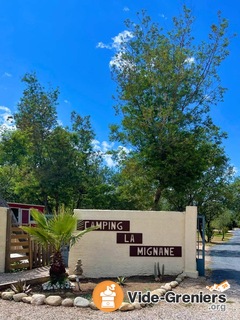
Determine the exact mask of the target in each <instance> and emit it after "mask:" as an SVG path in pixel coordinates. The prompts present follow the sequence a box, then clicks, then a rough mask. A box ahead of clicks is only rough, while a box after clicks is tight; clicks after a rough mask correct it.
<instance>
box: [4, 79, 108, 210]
mask: <svg viewBox="0 0 240 320" xmlns="http://www.w3.org/2000/svg"><path fill="white" fill-rule="evenodd" d="M23 82H24V83H25V84H26V89H25V90H24V92H23V95H22V97H21V99H20V102H19V105H18V110H17V112H16V114H15V120H16V130H15V131H9V132H5V133H4V135H3V137H2V140H1V141H0V144H1V148H0V164H1V165H2V167H0V177H2V178H3V179H4V180H5V182H8V185H9V186H10V187H11V190H6V188H5V187H4V186H3V187H2V184H1V182H0V190H2V192H4V194H5V195H6V196H7V197H8V198H9V197H11V200H12V201H16V200H17V201H23V202H31V203H33V202H34V203H41V204H44V205H45V206H46V210H47V211H48V212H52V211H53V210H54V211H56V212H58V211H59V209H60V206H61V205H62V204H63V205H65V206H66V207H70V208H79V207H92V205H93V203H94V196H95V195H96V194H97V195H98V197H99V194H98V193H99V192H100V190H98V184H104V181H103V180H104V175H102V173H101V170H102V168H101V165H102V163H101V156H100V155H99V154H96V153H95V152H94V151H93V147H92V140H93V138H94V136H95V135H94V132H93V129H92V127H91V123H90V117H88V116H87V117H81V116H80V115H78V114H76V113H75V112H73V113H72V127H71V128H67V127H66V128H64V127H62V126H59V125H58V123H57V112H56V105H57V100H58V94H59V92H58V90H53V89H49V90H46V89H45V88H44V87H43V86H42V85H41V84H40V83H39V81H38V79H37V77H36V75H35V74H34V73H33V74H26V75H25V76H24V77H23ZM8 173H11V176H10V175H8ZM8 179H9V180H8ZM101 179H102V180H101ZM94 192H95V195H94ZM90 194H91V196H90ZM101 205H102V204H101ZM95 206H96V207H97V203H96V202H95Z"/></svg>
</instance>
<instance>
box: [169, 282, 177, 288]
mask: <svg viewBox="0 0 240 320" xmlns="http://www.w3.org/2000/svg"><path fill="white" fill-rule="evenodd" d="M170 286H171V287H172V288H175V287H177V286H178V282H177V281H171V282H170Z"/></svg>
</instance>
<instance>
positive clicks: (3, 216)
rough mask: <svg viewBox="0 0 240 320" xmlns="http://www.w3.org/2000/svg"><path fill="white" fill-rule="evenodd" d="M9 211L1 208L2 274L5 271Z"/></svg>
mask: <svg viewBox="0 0 240 320" xmlns="http://www.w3.org/2000/svg"><path fill="white" fill-rule="evenodd" d="M7 210H8V208H3V207H0V217H1V223H0V272H4V271H5V255H6V229H7Z"/></svg>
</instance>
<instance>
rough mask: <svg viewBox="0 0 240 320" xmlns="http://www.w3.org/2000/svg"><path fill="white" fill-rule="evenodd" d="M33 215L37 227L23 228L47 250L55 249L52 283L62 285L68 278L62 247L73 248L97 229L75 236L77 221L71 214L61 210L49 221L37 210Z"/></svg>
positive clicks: (91, 228)
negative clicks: (84, 236)
mask: <svg viewBox="0 0 240 320" xmlns="http://www.w3.org/2000/svg"><path fill="white" fill-rule="evenodd" d="M31 215H32V217H33V219H34V220H35V221H36V226H33V227H26V226H22V227H21V228H22V229H23V230H24V231H25V232H27V233H29V234H30V235H31V236H32V238H33V239H34V240H36V241H37V242H38V243H40V244H42V245H43V246H44V247H45V248H47V247H48V246H49V245H51V246H52V247H53V252H54V253H53V256H52V263H51V266H50V270H49V274H50V281H51V283H52V284H55V283H57V282H58V283H62V282H64V280H65V279H66V277H67V274H66V268H65V265H64V262H63V257H62V253H61V249H62V247H64V246H66V245H69V246H70V247H71V246H73V245H74V244H75V243H76V242H77V241H78V240H79V239H80V238H81V237H82V236H83V235H84V234H85V233H87V232H90V231H92V230H94V229H96V227H89V228H86V229H85V230H83V231H80V232H79V233H78V234H73V233H74V231H75V227H76V223H77V219H76V217H74V216H73V215H72V214H71V213H70V212H64V210H61V212H60V213H59V214H58V215H57V214H56V215H54V217H53V218H51V219H49V220H48V219H47V218H46V217H45V215H44V214H42V213H41V212H39V211H38V210H36V209H31Z"/></svg>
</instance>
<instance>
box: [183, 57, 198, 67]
mask: <svg viewBox="0 0 240 320" xmlns="http://www.w3.org/2000/svg"><path fill="white" fill-rule="evenodd" d="M184 63H186V64H190V65H191V64H193V63H195V58H194V57H188V58H186V59H185V61H184Z"/></svg>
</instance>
